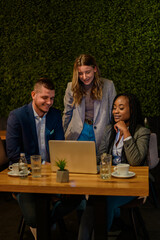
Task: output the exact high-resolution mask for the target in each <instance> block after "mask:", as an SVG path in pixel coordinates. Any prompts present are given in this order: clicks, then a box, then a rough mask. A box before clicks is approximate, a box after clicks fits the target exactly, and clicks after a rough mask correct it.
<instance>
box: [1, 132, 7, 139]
mask: <svg viewBox="0 0 160 240" xmlns="http://www.w3.org/2000/svg"><path fill="white" fill-rule="evenodd" d="M0 138H1V139H2V140H6V130H1V131H0Z"/></svg>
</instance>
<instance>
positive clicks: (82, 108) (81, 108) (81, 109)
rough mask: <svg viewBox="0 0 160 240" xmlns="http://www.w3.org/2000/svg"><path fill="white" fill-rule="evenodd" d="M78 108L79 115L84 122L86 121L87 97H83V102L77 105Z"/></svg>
mask: <svg viewBox="0 0 160 240" xmlns="http://www.w3.org/2000/svg"><path fill="white" fill-rule="evenodd" d="M77 109H78V113H79V117H80V119H81V121H82V123H84V118H85V98H84V97H83V98H82V102H81V104H80V105H78V106H77Z"/></svg>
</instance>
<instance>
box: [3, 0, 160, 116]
mask: <svg viewBox="0 0 160 240" xmlns="http://www.w3.org/2000/svg"><path fill="white" fill-rule="evenodd" d="M0 9H1V11H0V103H1V104H0V116H1V117H5V116H6V117H7V116H8V114H9V112H10V111H11V110H12V109H14V108H17V107H20V106H22V105H23V104H26V103H28V102H29V101H30V100H31V97H30V92H31V90H32V86H33V83H34V82H35V81H36V80H37V79H38V78H39V77H40V76H49V77H50V78H52V79H53V82H54V83H55V86H56V99H55V106H56V107H58V108H59V109H61V111H63V96H64V92H65V88H66V85H67V83H68V82H69V81H71V77H72V69H73V63H74V60H75V58H76V57H77V56H78V55H79V54H81V53H89V54H91V55H93V56H95V58H96V60H97V62H98V64H99V67H100V70H101V75H102V76H103V77H105V78H108V79H112V80H113V81H114V84H115V86H116V90H117V92H118V93H119V92H126V91H127V92H132V93H134V94H136V95H137V96H138V97H139V99H140V101H141V103H142V109H143V113H144V115H145V116H151V117H153V116H159V115H160V104H159V103H160V70H159V66H160V54H159V52H160V37H159V36H160V28H159V25H160V17H159V16H160V3H158V1H157V0H152V1H150V0H116V1H113V0H98V1H97V0H92V1H91V0H56V1H55V0H30V1H25V0H14V1H13V0H1V2H0Z"/></svg>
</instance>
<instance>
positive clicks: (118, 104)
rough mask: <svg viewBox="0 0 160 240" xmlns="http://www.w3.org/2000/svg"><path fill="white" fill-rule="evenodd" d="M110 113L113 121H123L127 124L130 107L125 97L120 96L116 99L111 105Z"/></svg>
mask: <svg viewBox="0 0 160 240" xmlns="http://www.w3.org/2000/svg"><path fill="white" fill-rule="evenodd" d="M112 114H113V116H114V121H115V122H119V121H124V122H125V123H126V124H127V125H128V126H129V119H130V108H129V100H128V98H127V97H125V96H120V97H118V98H117V99H116V101H115V102H114V105H113V110H112Z"/></svg>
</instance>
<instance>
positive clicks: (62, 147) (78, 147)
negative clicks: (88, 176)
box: [49, 140, 97, 174]
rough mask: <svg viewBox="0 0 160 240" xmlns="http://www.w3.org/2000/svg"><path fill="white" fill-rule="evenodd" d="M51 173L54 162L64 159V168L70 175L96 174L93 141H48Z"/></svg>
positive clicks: (53, 168) (55, 168) (54, 165)
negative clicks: (65, 164)
mask: <svg viewBox="0 0 160 240" xmlns="http://www.w3.org/2000/svg"><path fill="white" fill-rule="evenodd" d="M49 153H50V161H51V168H52V171H56V170H57V166H56V164H55V161H57V160H58V159H65V160H66V162H67V166H66V168H67V169H68V170H69V171H70V172H72V173H93V174H96V173H97V162H96V148H95V142H93V141H68V140H63V141H61V140H49Z"/></svg>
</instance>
